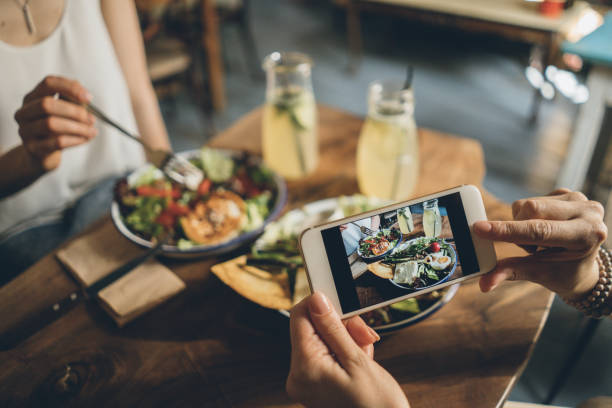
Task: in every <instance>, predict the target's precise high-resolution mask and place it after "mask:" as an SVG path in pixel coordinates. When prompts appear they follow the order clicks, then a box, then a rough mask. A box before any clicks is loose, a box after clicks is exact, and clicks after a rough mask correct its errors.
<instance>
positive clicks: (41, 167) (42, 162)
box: [22, 145, 62, 176]
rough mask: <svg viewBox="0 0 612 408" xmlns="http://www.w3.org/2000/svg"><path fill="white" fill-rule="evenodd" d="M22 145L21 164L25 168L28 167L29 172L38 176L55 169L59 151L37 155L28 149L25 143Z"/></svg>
mask: <svg viewBox="0 0 612 408" xmlns="http://www.w3.org/2000/svg"><path fill="white" fill-rule="evenodd" d="M22 146H23V154H22V157H23V164H24V166H25V168H27V169H30V171H31V172H33V173H35V174H37V175H38V176H40V175H43V174H44V173H47V172H49V171H51V170H55V169H56V168H57V167H58V166H59V164H60V161H61V157H62V156H61V155H62V153H61V151H60V150H56V151H53V152H51V153H50V154H47V155H44V156H39V155H37V154H35V153H33V152H31V151H30V150H28V148H27V147H26V146H25V145H22Z"/></svg>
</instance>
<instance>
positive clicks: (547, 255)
mask: <svg viewBox="0 0 612 408" xmlns="http://www.w3.org/2000/svg"><path fill="white" fill-rule="evenodd" d="M512 214H513V216H514V220H515V221H480V222H477V223H475V224H474V232H475V233H476V234H477V235H479V236H481V237H483V238H487V239H491V240H495V241H506V242H512V243H515V244H517V245H519V246H521V247H523V248H524V249H525V250H527V252H529V253H530V255H528V256H524V257H515V258H507V259H502V260H501V261H500V262H499V263H498V264H497V267H496V268H495V270H493V271H492V272H490V273H488V274H486V275H484V276H483V277H482V278H481V279H480V288H481V289H482V291H483V292H488V291H490V290H492V289H494V288H495V287H496V286H497V285H498V284H499V283H500V282H502V281H504V280H529V281H532V282H535V283H539V284H541V285H542V286H545V287H546V288H548V289H550V290H552V291H553V292H556V293H557V294H559V295H560V296H561V297H563V298H565V299H569V300H576V299H580V298H582V297H584V296H585V295H587V294H588V293H589V292H590V291H591V290H592V289H593V287H595V284H596V282H597V280H598V278H599V271H598V267H597V262H596V256H597V252H598V249H599V246H600V245H601V243H602V242H603V241H605V239H606V237H607V228H606V225H605V224H604V222H603V215H604V209H603V207H602V205H601V204H599V203H598V202H596V201H589V200H588V199H587V198H586V197H585V196H584V194H582V193H579V192H574V191H570V190H568V189H560V190H556V191H553V192H552V193H550V195H548V196H546V197H535V198H528V199H524V200H519V201H516V202H514V204H512Z"/></svg>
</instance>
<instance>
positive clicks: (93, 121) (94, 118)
mask: <svg viewBox="0 0 612 408" xmlns="http://www.w3.org/2000/svg"><path fill="white" fill-rule="evenodd" d="M89 123H91V124H92V125H93V124H94V123H96V117H95V116H94V115H92V114H91V113H90V114H89Z"/></svg>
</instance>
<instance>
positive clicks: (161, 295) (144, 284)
mask: <svg viewBox="0 0 612 408" xmlns="http://www.w3.org/2000/svg"><path fill="white" fill-rule="evenodd" d="M142 252H143V250H142V249H140V248H138V247H136V246H135V245H133V244H132V243H130V242H128V241H127V240H126V239H125V238H123V237H122V236H121V235H120V234H119V233H118V232H117V230H116V229H115V228H114V227H113V225H112V224H111V223H108V222H105V223H103V224H102V225H101V226H100V227H99V228H96V229H95V230H93V231H90V232H89V233H87V234H85V235H84V236H82V237H80V238H78V239H76V240H74V241H72V242H71V243H70V244H68V245H67V246H66V247H64V248H62V249H60V250H59V251H58V252H57V258H58V259H59V260H60V262H61V263H62V264H64V266H66V268H67V269H68V271H69V272H70V273H71V274H72V275H73V276H74V278H75V279H76V280H77V281H78V282H79V283H80V284H81V285H82V286H83V287H88V286H90V285H92V284H93V283H95V282H96V281H98V280H99V279H100V278H103V277H104V276H106V275H107V274H109V273H111V272H112V271H114V270H115V269H116V268H118V267H120V266H121V265H123V264H125V263H126V262H128V261H129V260H131V259H133V258H135V257H137V256H138V255H140V254H142ZM183 289H185V283H184V282H183V281H182V280H181V279H180V278H179V277H178V276H176V275H175V274H174V273H173V272H172V271H171V270H170V269H168V268H167V267H165V266H164V265H162V264H161V263H159V262H157V261H156V260H154V259H152V260H149V261H147V262H145V263H143V264H141V265H139V266H138V267H136V268H134V270H132V271H131V272H128V273H127V274H126V275H124V276H123V277H121V278H120V279H118V280H116V281H115V282H113V283H111V284H110V285H108V286H107V287H105V288H103V289H102V290H100V291H99V292H98V301H99V302H100V304H101V305H102V308H103V309H104V310H105V311H106V312H107V313H108V314H109V315H110V316H111V318H113V320H114V321H115V322H116V323H117V325H119V326H123V325H125V324H126V323H128V322H130V321H132V320H133V319H135V318H136V317H138V316H140V315H141V314H143V313H145V312H147V311H149V310H151V309H152V308H154V307H155V306H157V305H159V304H161V303H162V302H164V301H165V300H167V299H169V298H171V297H172V296H174V295H175V294H177V293H179V292H180V291H182V290H183Z"/></svg>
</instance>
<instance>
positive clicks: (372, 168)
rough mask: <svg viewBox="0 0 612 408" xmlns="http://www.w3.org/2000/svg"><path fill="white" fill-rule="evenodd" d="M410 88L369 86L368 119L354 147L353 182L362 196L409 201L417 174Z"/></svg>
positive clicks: (415, 134) (380, 84)
mask: <svg viewBox="0 0 612 408" xmlns="http://www.w3.org/2000/svg"><path fill="white" fill-rule="evenodd" d="M412 103H413V99H412V90H411V89H402V88H401V85H397V84H394V83H384V82H374V83H373V84H372V85H371V86H370V93H369V109H368V117H367V119H366V121H365V123H364V125H363V127H362V129H361V135H360V137H359V142H358V145H357V181H358V183H359V190H361V192H362V193H363V194H365V195H368V196H375V197H379V198H384V199H391V200H401V199H406V198H409V197H410V195H411V194H412V192H413V191H414V188H415V186H416V182H417V178H418V171H419V144H418V137H417V129H416V124H415V123H414V119H413V117H412V111H413V105H412Z"/></svg>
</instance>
